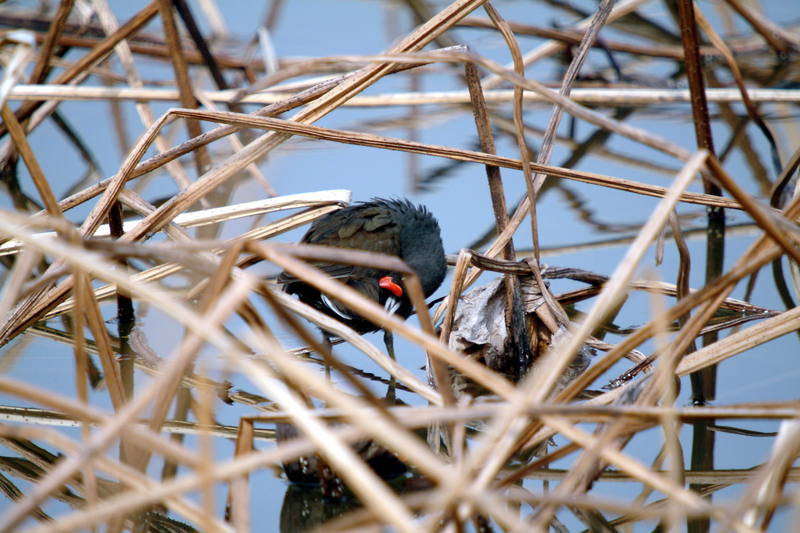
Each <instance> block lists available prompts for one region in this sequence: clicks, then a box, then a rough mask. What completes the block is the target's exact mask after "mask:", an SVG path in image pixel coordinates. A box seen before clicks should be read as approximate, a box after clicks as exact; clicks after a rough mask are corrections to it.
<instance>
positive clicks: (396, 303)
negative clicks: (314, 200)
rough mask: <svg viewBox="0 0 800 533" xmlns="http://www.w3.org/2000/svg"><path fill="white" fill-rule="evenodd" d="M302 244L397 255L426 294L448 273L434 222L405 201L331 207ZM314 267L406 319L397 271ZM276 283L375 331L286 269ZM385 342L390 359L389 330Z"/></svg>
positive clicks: (361, 328) (364, 330) (408, 306)
mask: <svg viewBox="0 0 800 533" xmlns="http://www.w3.org/2000/svg"><path fill="white" fill-rule="evenodd" d="M301 242H302V243H306V244H320V245H325V246H334V247H337V248H349V249H354V250H365V251H368V252H377V253H382V254H387V255H393V256H397V257H399V258H400V259H402V260H403V261H405V263H406V264H407V265H408V266H409V267H411V268H412V269H413V270H414V272H416V274H417V276H419V279H420V282H421V284H422V290H423V291H424V293H425V297H426V298H427V297H428V296H430V295H431V294H433V293H434V291H436V289H438V288H439V285H441V283H442V280H444V277H445V274H446V272H447V262H446V259H445V255H444V248H443V247H442V238H441V232H440V230H439V223H438V222H437V221H436V219H435V218H434V217H433V215H432V214H431V213H430V212H429V211H428V210H427V209H426V208H425V207H423V206H417V205H414V204H412V203H411V202H409V201H408V200H396V199H391V200H386V199H380V198H374V199H372V200H371V201H369V202H361V203H357V204H353V205H351V206H348V207H345V208H343V209H340V210H338V211H334V212H332V213H329V214H327V215H325V216H324V217H321V218H319V219H317V220H316V221H315V222H314V223H313V224H312V225H311V228H310V229H309V230H308V232H307V233H306V234H305V236H304V237H303V239H302V240H301ZM315 266H316V267H318V268H320V269H322V270H323V271H324V272H326V273H327V274H328V275H330V276H332V277H334V278H337V279H339V280H340V281H342V282H344V283H345V284H347V285H348V286H350V287H351V288H353V289H355V290H356V291H358V292H359V293H361V294H362V295H364V296H365V297H366V298H369V299H370V300H372V301H374V302H377V303H378V304H380V305H381V306H383V307H384V308H385V309H387V310H388V311H389V312H392V313H394V314H396V315H398V316H401V317H403V318H407V317H408V316H409V315H410V314H411V312H412V311H413V306H412V304H411V301H410V300H409V298H408V295H407V294H406V290H405V287H404V286H403V282H402V275H401V274H399V273H397V272H389V271H385V270H378V269H374V268H365V267H357V266H352V265H339V264H325V263H322V264H320V263H315ZM277 281H278V283H283V284H284V287H285V290H286V292H288V293H290V294H296V295H297V296H298V297H299V298H300V300H301V301H303V302H305V303H306V304H308V305H310V306H312V307H314V308H315V309H317V310H319V311H322V312H323V313H325V314H326V315H328V316H331V317H333V318H336V319H338V320H340V321H342V322H344V323H345V324H347V325H348V326H350V327H351V328H353V329H354V330H356V331H358V332H359V333H362V334H363V333H367V332H370V331H377V330H378V329H380V326H378V325H376V324H374V323H373V322H371V321H369V320H367V319H366V318H364V317H361V316H359V315H358V314H357V313H355V312H354V311H352V310H351V309H349V308H347V306H345V305H344V304H341V303H339V302H336V301H334V299H332V298H330V297H328V296H327V295H325V294H322V293H320V291H319V290H317V289H316V288H314V287H312V286H311V285H308V284H306V283H304V282H303V281H300V280H298V279H297V278H295V277H294V276H292V275H290V274H288V273H287V272H283V273H281V274H280V275H279V276H278V280H277ZM326 336H327V334H326ZM384 342H385V343H386V349H387V351H388V352H389V355H391V356H392V357H394V347H393V342H392V335H391V332H388V331H385V332H384Z"/></svg>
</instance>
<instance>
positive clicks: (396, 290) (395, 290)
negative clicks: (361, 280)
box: [378, 276, 403, 298]
mask: <svg viewBox="0 0 800 533" xmlns="http://www.w3.org/2000/svg"><path fill="white" fill-rule="evenodd" d="M378 286H380V288H381V289H386V290H387V291H389V292H391V293H392V294H394V295H395V297H397V298H402V297H403V288H402V287H401V286H400V285H398V284H397V283H395V282H394V280H393V279H392V278H391V276H383V277H382V278H381V279H379V280H378Z"/></svg>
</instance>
